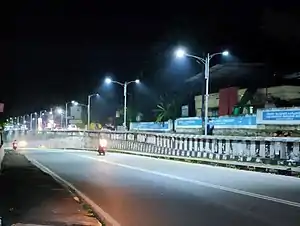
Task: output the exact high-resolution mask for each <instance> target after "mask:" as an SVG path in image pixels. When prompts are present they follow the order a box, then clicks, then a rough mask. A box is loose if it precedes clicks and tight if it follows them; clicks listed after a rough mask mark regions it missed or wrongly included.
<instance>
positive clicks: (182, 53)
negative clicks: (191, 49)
mask: <svg viewBox="0 0 300 226" xmlns="http://www.w3.org/2000/svg"><path fill="white" fill-rule="evenodd" d="M185 55H186V52H185V51H184V49H177V50H176V51H175V56H176V57H178V58H182V57H184V56H185Z"/></svg>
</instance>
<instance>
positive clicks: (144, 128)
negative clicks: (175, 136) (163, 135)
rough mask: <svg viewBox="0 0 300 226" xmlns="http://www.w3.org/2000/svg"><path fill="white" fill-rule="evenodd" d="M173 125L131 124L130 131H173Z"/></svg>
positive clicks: (155, 123) (162, 123) (165, 123)
mask: <svg viewBox="0 0 300 226" xmlns="http://www.w3.org/2000/svg"><path fill="white" fill-rule="evenodd" d="M172 126H173V123H172V121H170V122H131V123H130V130H142V131H171V130H172Z"/></svg>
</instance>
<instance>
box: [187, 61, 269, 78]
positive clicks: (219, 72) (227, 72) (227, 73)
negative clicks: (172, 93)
mask: <svg viewBox="0 0 300 226" xmlns="http://www.w3.org/2000/svg"><path fill="white" fill-rule="evenodd" d="M264 71H265V65H264V64H263V63H226V64H217V65H215V66H213V67H211V68H210V78H211V79H224V78H225V79H228V78H231V79H232V78H234V79H237V78H245V77H246V78H247V77H249V76H251V77H253V76H256V75H258V74H261V73H264ZM202 76H203V72H202V73H199V74H197V75H195V76H193V77H191V78H189V79H187V80H186V82H194V81H196V80H199V81H201V77H202Z"/></svg>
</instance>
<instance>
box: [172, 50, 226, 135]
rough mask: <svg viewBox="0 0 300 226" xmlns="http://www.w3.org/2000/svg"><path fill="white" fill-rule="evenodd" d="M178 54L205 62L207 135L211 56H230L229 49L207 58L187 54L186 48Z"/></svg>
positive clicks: (208, 55)
mask: <svg viewBox="0 0 300 226" xmlns="http://www.w3.org/2000/svg"><path fill="white" fill-rule="evenodd" d="M176 55H177V57H183V56H187V57H191V58H194V59H196V60H197V61H199V62H201V63H203V64H204V66H205V67H204V70H205V75H204V76H205V116H204V121H205V123H204V126H205V128H204V135H207V132H208V131H207V125H208V97H209V63H210V60H211V58H213V57H214V56H216V55H224V56H228V55H229V52H228V51H224V52H220V53H214V54H211V55H210V54H209V53H208V54H207V56H206V57H205V58H202V57H199V56H195V55H191V54H187V53H186V52H185V51H184V50H182V49H179V50H177V51H176Z"/></svg>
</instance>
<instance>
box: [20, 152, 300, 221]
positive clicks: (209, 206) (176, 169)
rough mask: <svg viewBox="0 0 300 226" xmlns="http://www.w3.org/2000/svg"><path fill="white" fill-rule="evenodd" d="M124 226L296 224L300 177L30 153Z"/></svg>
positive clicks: (137, 159)
mask: <svg viewBox="0 0 300 226" xmlns="http://www.w3.org/2000/svg"><path fill="white" fill-rule="evenodd" d="M25 154H26V155H28V157H30V158H32V159H35V160H37V161H38V162H39V163H41V164H43V165H44V166H46V167H48V168H49V169H50V170H52V171H53V172H55V173H56V174H57V175H59V176H60V177H62V178H63V179H65V180H67V181H68V182H70V183H71V184H73V185H74V186H75V187H76V188H77V189H78V190H80V191H81V192H83V193H84V194H85V195H86V196H88V197H89V198H90V199H92V200H93V201H94V202H95V203H96V204H97V205H99V206H100V207H101V208H102V209H103V210H104V211H105V212H107V213H108V214H109V215H110V216H111V217H113V218H114V220H116V221H117V222H119V223H120V225H122V226H154V225H155V226H169V225H170V226H171V225H172V226H182V225H188V226H200V225H203V226H223V225H224V226H232V225H240V226H248V225H249V226H253V225H256V226H262V225H270V226H271V225H272V226H276V225H278V226H282V225H285V226H289V225H295V226H296V225H297V226H299V223H300V179H297V178H292V177H284V176H279V175H271V174H263V173H257V172H249V171H238V170H234V169H227V168H220V167H213V166H205V165H195V164H189V163H181V162H172V161H168V160H160V159H151V158H146V157H139V156H131V155H124V154H116V153H108V154H107V156H98V155H97V154H96V153H94V152H84V151H59V150H58V151H50V150H26V151H25Z"/></svg>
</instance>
